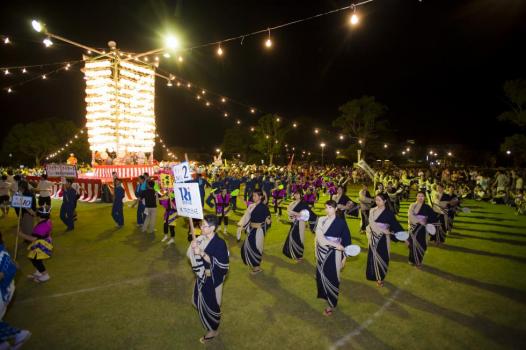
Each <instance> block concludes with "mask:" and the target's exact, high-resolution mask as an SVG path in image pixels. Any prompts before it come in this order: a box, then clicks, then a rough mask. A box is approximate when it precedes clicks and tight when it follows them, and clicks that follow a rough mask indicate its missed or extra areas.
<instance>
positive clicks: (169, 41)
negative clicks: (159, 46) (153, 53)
mask: <svg viewBox="0 0 526 350" xmlns="http://www.w3.org/2000/svg"><path fill="white" fill-rule="evenodd" d="M164 43H165V45H166V47H167V48H169V49H172V50H175V49H178V48H179V47H180V46H181V42H180V41H179V39H178V38H176V37H175V36H168V37H166V38H165V40H164Z"/></svg>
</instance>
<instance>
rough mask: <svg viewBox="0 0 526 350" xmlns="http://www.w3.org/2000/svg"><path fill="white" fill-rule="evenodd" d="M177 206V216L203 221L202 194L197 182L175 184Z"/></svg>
mask: <svg viewBox="0 0 526 350" xmlns="http://www.w3.org/2000/svg"><path fill="white" fill-rule="evenodd" d="M174 194H175V204H176V206H177V214H178V215H179V216H186V217H189V218H192V219H203V207H202V205H201V193H200V192H199V185H198V184H197V183H195V182H190V183H175V184H174Z"/></svg>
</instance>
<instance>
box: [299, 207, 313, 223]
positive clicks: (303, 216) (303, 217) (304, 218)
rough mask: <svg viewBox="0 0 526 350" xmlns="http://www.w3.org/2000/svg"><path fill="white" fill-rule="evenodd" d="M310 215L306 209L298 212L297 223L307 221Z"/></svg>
mask: <svg viewBox="0 0 526 350" xmlns="http://www.w3.org/2000/svg"><path fill="white" fill-rule="evenodd" d="M309 218H310V213H309V211H308V210H307V209H303V210H302V211H300V216H298V220H299V221H309Z"/></svg>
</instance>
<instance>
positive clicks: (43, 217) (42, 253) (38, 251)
mask: <svg viewBox="0 0 526 350" xmlns="http://www.w3.org/2000/svg"><path fill="white" fill-rule="evenodd" d="M50 213H51V208H50V207H48V206H42V207H40V208H38V211H37V214H38V217H40V222H38V223H37V224H36V226H35V227H34V228H33V233H32V234H31V235H27V234H24V233H21V232H20V233H19V236H20V237H21V238H22V239H24V240H26V241H29V242H31V243H30V245H29V246H28V247H27V250H28V251H29V253H28V254H27V257H28V259H29V260H30V261H31V263H32V264H33V266H34V267H35V269H36V271H35V272H34V273H32V274H30V275H28V276H27V277H28V278H30V279H32V280H33V281H34V282H37V283H42V282H47V281H49V278H50V277H49V274H48V272H47V270H46V267H45V266H44V260H46V259H49V258H51V252H52V251H53V243H52V240H51V230H52V228H53V225H52V222H51V219H50Z"/></svg>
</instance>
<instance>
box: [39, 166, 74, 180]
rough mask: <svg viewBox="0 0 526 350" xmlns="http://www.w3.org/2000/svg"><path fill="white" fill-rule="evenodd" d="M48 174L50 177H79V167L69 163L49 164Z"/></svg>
mask: <svg viewBox="0 0 526 350" xmlns="http://www.w3.org/2000/svg"><path fill="white" fill-rule="evenodd" d="M46 174H47V176H49V177H75V178H76V177H77V167H76V166H75V165H69V164H48V165H46Z"/></svg>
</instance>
